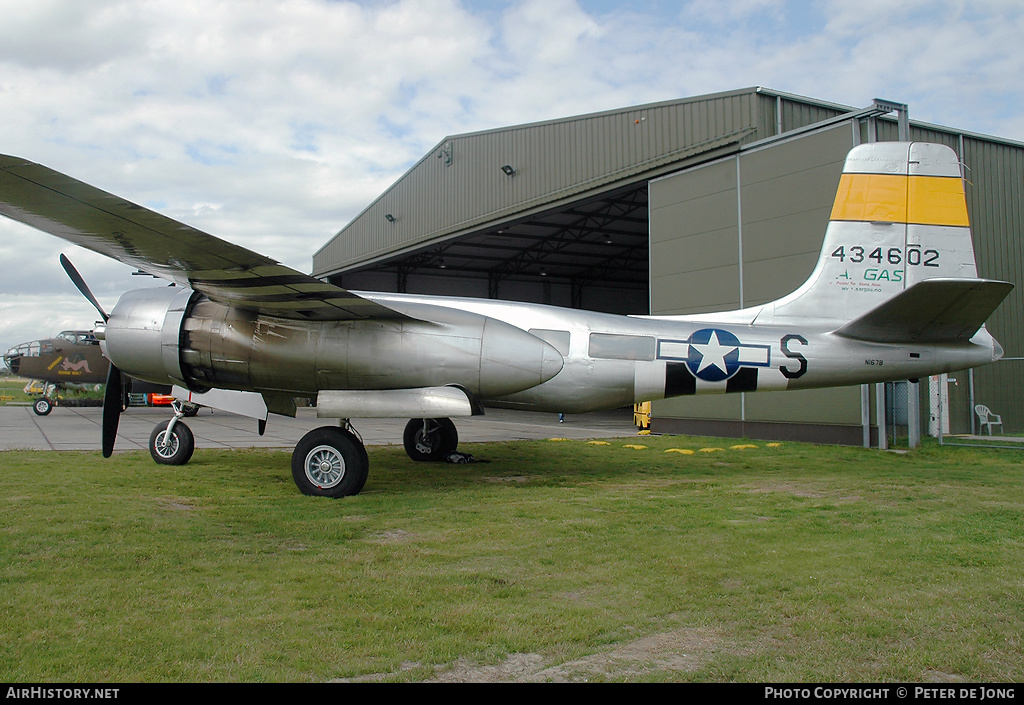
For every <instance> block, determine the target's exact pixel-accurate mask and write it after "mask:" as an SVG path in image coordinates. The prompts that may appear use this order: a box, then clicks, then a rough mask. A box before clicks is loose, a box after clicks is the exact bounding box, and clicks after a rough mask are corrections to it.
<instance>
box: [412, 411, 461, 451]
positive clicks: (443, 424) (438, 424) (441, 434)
mask: <svg viewBox="0 0 1024 705" xmlns="http://www.w3.org/2000/svg"><path fill="white" fill-rule="evenodd" d="M402 441H403V442H404V444H405V452H406V453H408V454H409V457H410V458H412V459H413V460H418V461H427V460H433V461H437V460H444V459H445V458H447V457H448V456H449V455H451V454H452V453H453V452H454V451H455V449H456V448H457V447H458V445H459V432H458V430H456V428H455V424H453V423H452V420H451V419H410V420H409V423H407V424H406V425H405V433H403V434H402Z"/></svg>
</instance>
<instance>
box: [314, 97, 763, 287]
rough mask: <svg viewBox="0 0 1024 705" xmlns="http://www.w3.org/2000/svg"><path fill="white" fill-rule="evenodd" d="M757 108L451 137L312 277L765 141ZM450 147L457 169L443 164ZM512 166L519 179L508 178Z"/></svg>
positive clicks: (331, 246)
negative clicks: (732, 146) (709, 152)
mask: <svg viewBox="0 0 1024 705" xmlns="http://www.w3.org/2000/svg"><path fill="white" fill-rule="evenodd" d="M758 100H759V96H758V94H757V93H756V91H755V90H753V89H751V90H747V91H741V92H736V93H729V94H721V95H718V96H711V97H706V98H701V99H690V100H684V101H674V102H671V103H658V104H653V105H648V106H639V107H636V108H630V109H627V110H621V111H615V112H608V113H600V114H595V115H586V116H581V117H578V118H569V119H566V120H559V121H551V122H546V123H538V124H532V125H523V126H519V127H510V128H506V129H501V130H493V131H487V132H479V133H473V134H467V135H459V136H453V137H448V138H446V139H445V140H443V141H442V142H441V143H439V144H438V146H437V147H436V148H435V149H434V150H432V151H431V153H430V154H428V155H427V156H425V157H424V158H423V159H421V160H420V161H419V162H418V163H417V164H416V165H415V166H413V168H412V169H410V170H409V171H408V172H407V173H406V174H405V175H404V176H403V177H402V178H401V179H399V181H398V182H397V183H395V185H394V186H392V187H391V188H390V189H389V190H388V191H387V192H385V193H384V194H383V195H382V196H381V197H380V198H379V199H378V200H377V201H376V202H374V203H373V204H372V205H371V206H370V207H369V208H367V209H366V210H365V211H364V212H363V213H362V214H360V216H359V217H357V218H356V219H355V220H353V221H352V223H350V224H349V225H348V226H347V227H346V228H344V229H343V230H342V231H341V232H339V233H338V235H336V236H335V237H334V239H332V240H331V241H330V242H329V243H328V244H327V245H325V246H324V248H323V249H321V250H320V252H318V253H317V254H316V255H315V256H314V258H313V273H314V274H315V275H318V276H322V275H323V274H326V273H329V272H333V271H337V270H338V269H339V268H342V267H347V266H351V265H352V264H355V263H361V262H367V261H370V260H373V259H374V258H377V257H380V256H382V255H385V254H392V253H395V252H398V251H401V250H404V249H407V248H409V247H414V246H422V245H425V244H428V243H430V242H432V241H441V240H443V239H445V238H447V237H450V236H452V235H454V234H457V233H460V232H463V231H466V230H468V229H472V228H478V227H481V226H483V225H486V224H487V223H488V222H490V221H494V220H498V219H500V218H501V217H502V216H508V215H510V214H515V213H521V212H525V211H529V210H532V209H538V208H541V207H543V206H545V205H546V204H553V203H557V202H558V201H560V200H563V199H566V198H570V197H572V196H577V195H581V194H585V193H588V192H591V191H593V192H599V191H600V190H602V189H606V188H608V187H610V186H612V185H614V184H617V183H620V182H623V181H624V180H627V179H630V178H634V177H636V176H637V175H638V174H642V173H645V172H649V171H651V170H654V169H657V168H659V167H662V166H664V165H667V164H672V163H673V162H677V161H679V160H681V159H683V158H685V157H687V156H689V155H691V154H694V153H699V152H700V151H702V150H704V149H713V148H716V147H719V146H722V145H723V144H728V143H729V142H740V141H743V142H746V141H752V140H754V139H758V138H760V137H763V136H766V135H761V134H759V133H758V129H759V127H758ZM446 144H448V145H450V149H451V155H452V163H451V165H450V166H446V165H445V160H444V159H442V158H438V157H437V156H436V155H437V154H439V153H440V151H441V149H442V148H443V147H444V145H446ZM504 164H508V165H510V166H512V167H513V168H514V169H516V175H515V176H513V177H508V176H506V175H505V174H503V173H502V172H501V169H500V168H501V166H502V165H504ZM388 213H390V214H392V215H393V216H394V217H395V222H393V223H391V222H388V221H387V220H386V219H385V217H384V216H385V214H388Z"/></svg>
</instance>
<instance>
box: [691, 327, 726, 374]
mask: <svg viewBox="0 0 1024 705" xmlns="http://www.w3.org/2000/svg"><path fill="white" fill-rule="evenodd" d="M690 346H691V347H694V348H697V352H699V353H700V354H701V360H700V366H699V367H698V368H697V373H698V374H699V373H701V372H703V371H704V370H706V369H707V368H709V367H717V368H718V369H720V370H721V371H722V372H723V373H727V372H728V371H729V370H728V369H726V365H725V356H726V355H728V354H729V353H731V352H733V351H734V350H736V347H737V346H735V345H722V344H721V342H719V340H718V331H712V333H711V338H710V339H709V340H708V342H707V343H690Z"/></svg>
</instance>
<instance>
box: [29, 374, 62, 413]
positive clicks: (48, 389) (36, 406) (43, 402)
mask: <svg viewBox="0 0 1024 705" xmlns="http://www.w3.org/2000/svg"><path fill="white" fill-rule="evenodd" d="M51 395H52V396H53V399H51V398H50V396H51ZM56 398H57V385H56V384H54V383H53V382H47V383H46V384H45V385H43V396H41V397H39V398H38V399H36V400H35V401H34V402H33V403H32V411H34V412H35V413H36V416H46V415H47V414H49V413H50V412H51V411H53V407H54V406H56V403H55V402H54V399H56Z"/></svg>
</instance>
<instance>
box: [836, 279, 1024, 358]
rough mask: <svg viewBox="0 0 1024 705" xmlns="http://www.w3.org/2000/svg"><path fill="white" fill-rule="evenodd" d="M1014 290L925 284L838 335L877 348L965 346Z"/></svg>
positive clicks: (985, 283) (955, 282) (995, 284)
mask: <svg viewBox="0 0 1024 705" xmlns="http://www.w3.org/2000/svg"><path fill="white" fill-rule="evenodd" d="M1011 289H1013V284H1011V283H1009V282H1001V281H991V280H987V279H928V280H926V281H921V282H918V283H916V284H914V285H913V286H911V287H910V288H908V289H906V290H905V291H902V292H900V293H899V294H897V295H896V296H894V297H892V298H891V299H889V300H888V301H885V302H884V303H882V304H880V305H878V306H876V307H875V308H873V309H871V310H870V311H868V312H867V313H865V314H864V315H862V316H860V317H858V318H856V319H854V320H852V321H850V322H849V323H847V324H846V325H844V326H842V327H841V328H838V329H836V331H835V333H836V335H841V336H843V337H844V338H854V339H856V340H865V341H869V342H873V343H922V344H936V343H961V342H966V341H967V340H970V338H971V337H972V336H973V335H974V334H975V333H977V332H978V330H979V329H980V328H981V327H982V326H983V325H984V324H985V321H986V320H988V317H989V316H990V315H992V312H993V311H995V309H996V307H997V306H998V305H999V304H1000V303H1002V301H1003V299H1004V298H1006V296H1007V294H1009V293H1010V290H1011Z"/></svg>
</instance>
